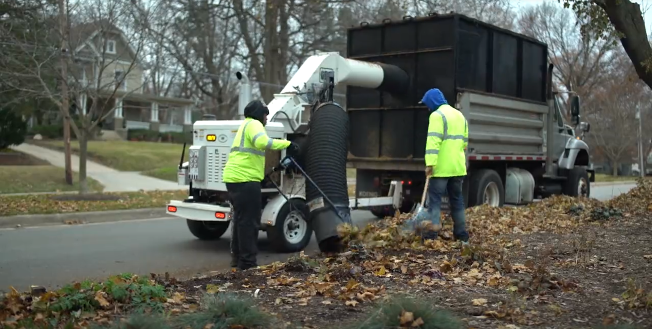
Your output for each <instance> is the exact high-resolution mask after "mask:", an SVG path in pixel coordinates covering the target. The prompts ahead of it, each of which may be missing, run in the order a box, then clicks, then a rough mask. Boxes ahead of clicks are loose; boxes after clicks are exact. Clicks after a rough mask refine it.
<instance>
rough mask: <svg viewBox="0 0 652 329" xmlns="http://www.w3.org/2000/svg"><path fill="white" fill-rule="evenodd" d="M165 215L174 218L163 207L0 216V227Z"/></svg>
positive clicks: (93, 221) (112, 220)
mask: <svg viewBox="0 0 652 329" xmlns="http://www.w3.org/2000/svg"><path fill="white" fill-rule="evenodd" d="M166 217H169V218H174V217H173V216H169V215H168V214H166V213H165V208H163V207H161V208H146V209H134V210H111V211H93V212H76V213H63V214H45V215H17V216H6V217H0V228H17V227H33V226H52V225H67V224H68V223H67V222H70V224H90V223H106V222H122V221H129V220H137V219H153V218H166ZM70 224H68V225H70Z"/></svg>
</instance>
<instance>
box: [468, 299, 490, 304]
mask: <svg viewBox="0 0 652 329" xmlns="http://www.w3.org/2000/svg"><path fill="white" fill-rule="evenodd" d="M471 302H473V305H475V306H485V305H487V299H485V298H477V299H474V300H472V301H471Z"/></svg>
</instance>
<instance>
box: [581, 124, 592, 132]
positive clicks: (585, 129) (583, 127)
mask: <svg viewBox="0 0 652 329" xmlns="http://www.w3.org/2000/svg"><path fill="white" fill-rule="evenodd" d="M580 129H581V130H582V131H583V132H585V133H588V132H589V131H590V130H591V124H590V123H588V122H580Z"/></svg>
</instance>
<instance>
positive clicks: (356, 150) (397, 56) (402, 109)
mask: <svg viewBox="0 0 652 329" xmlns="http://www.w3.org/2000/svg"><path fill="white" fill-rule="evenodd" d="M347 42H348V45H347V57H348V58H352V59H357V60H362V61H369V62H380V63H386V64H392V65H396V66H398V67H400V68H402V69H403V70H405V71H406V72H407V73H408V75H409V76H410V86H409V88H407V90H408V91H407V92H406V93H404V94H401V95H397V94H390V93H388V92H380V91H376V90H372V89H365V88H356V87H348V88H347V92H346V96H347V97H346V105H347V111H348V113H349V120H350V124H351V127H355V129H352V130H351V145H350V153H351V154H350V156H349V161H354V162H355V160H356V159H359V160H364V159H369V160H371V159H383V160H408V161H414V160H415V159H422V158H423V156H424V152H425V143H426V134H427V126H428V114H429V113H428V111H427V110H426V109H425V107H424V106H422V105H418V104H417V103H418V102H419V101H420V100H421V97H422V96H423V94H424V93H425V92H426V91H427V90H429V89H431V88H439V89H440V90H441V91H442V92H443V93H444V95H445V96H446V99H447V100H448V102H449V103H450V104H451V105H455V102H456V98H457V97H456V96H457V93H458V92H459V91H461V90H474V91H479V92H484V93H489V94H496V95H502V96H505V97H510V98H515V99H522V100H528V101H533V102H537V103H539V102H541V103H543V102H545V88H546V68H547V53H548V49H547V46H546V45H545V44H544V43H541V42H539V41H537V40H534V39H532V38H529V37H527V36H524V35H520V34H517V33H514V32H511V31H508V30H505V29H501V28H499V27H496V26H493V25H490V24H487V23H484V22H481V21H478V20H476V19H473V18H470V17H467V16H464V15H460V14H449V15H431V16H428V17H422V18H411V17H405V18H404V19H403V20H402V21H398V22H391V21H388V20H385V21H383V23H380V24H376V25H369V24H364V23H363V24H361V26H360V27H355V28H351V29H349V31H348V40H347ZM421 162H422V160H421Z"/></svg>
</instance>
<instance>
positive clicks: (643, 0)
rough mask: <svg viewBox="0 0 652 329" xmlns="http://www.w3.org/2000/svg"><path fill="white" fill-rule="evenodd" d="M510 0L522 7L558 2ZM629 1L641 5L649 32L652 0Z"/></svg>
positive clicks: (651, 22) (556, 0)
mask: <svg viewBox="0 0 652 329" xmlns="http://www.w3.org/2000/svg"><path fill="white" fill-rule="evenodd" d="M510 1H511V2H512V4H514V5H515V6H517V7H524V6H528V5H530V4H533V5H536V4H539V3H542V2H544V1H553V2H555V3H557V4H559V1H558V0H510ZM631 1H632V2H636V3H638V4H640V5H641V10H642V11H643V12H644V13H645V15H644V19H645V27H646V29H647V32H648V34H649V33H650V27H652V0H631ZM560 6H561V5H560Z"/></svg>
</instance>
